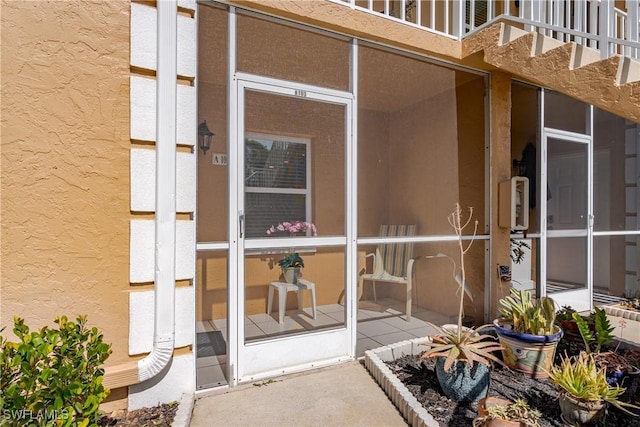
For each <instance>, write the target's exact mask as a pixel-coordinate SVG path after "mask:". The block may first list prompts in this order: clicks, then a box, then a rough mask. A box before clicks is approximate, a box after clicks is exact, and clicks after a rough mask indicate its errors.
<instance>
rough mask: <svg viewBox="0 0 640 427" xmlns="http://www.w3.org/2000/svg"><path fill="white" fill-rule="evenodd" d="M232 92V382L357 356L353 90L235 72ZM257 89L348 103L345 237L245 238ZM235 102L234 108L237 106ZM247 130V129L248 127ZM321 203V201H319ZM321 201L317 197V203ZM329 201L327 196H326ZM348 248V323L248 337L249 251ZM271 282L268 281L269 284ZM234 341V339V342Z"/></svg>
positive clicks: (230, 332)
mask: <svg viewBox="0 0 640 427" xmlns="http://www.w3.org/2000/svg"><path fill="white" fill-rule="evenodd" d="M235 76H236V78H235V79H234V85H233V87H232V89H231V90H232V93H231V107H232V111H233V113H232V119H231V120H232V121H231V123H230V138H231V139H230V141H231V144H230V147H229V190H230V197H229V200H230V203H229V233H230V253H229V256H230V262H229V284H230V286H229V288H230V289H229V308H230V312H229V335H230V348H229V358H230V362H229V363H230V374H231V375H230V376H231V379H230V381H229V382H230V383H231V384H232V385H236V384H239V383H244V382H250V381H256V380H260V379H263V378H268V377H273V376H277V375H282V374H285V373H290V372H296V371H301V370H305V369H311V368H315V367H319V366H324V365H330V364H334V363H338V362H341V361H345V360H348V359H353V358H354V357H355V335H356V333H355V330H356V316H355V315H354V313H355V310H356V309H357V308H356V307H355V306H354V303H353V301H354V298H353V295H355V293H356V289H355V280H351V277H355V276H356V273H355V262H354V260H355V259H356V257H357V255H356V253H355V251H356V245H355V238H354V232H355V227H354V226H355V222H354V221H353V220H352V218H353V212H354V206H355V203H354V202H353V200H354V194H355V193H354V192H355V186H354V185H353V182H355V178H353V177H354V174H355V171H354V168H355V160H354V159H355V155H354V153H355V144H354V143H353V129H352V127H353V120H352V117H353V103H354V98H353V95H352V94H350V93H348V92H342V91H337V90H331V89H326V88H320V87H316V86H311V85H305V84H300V83H294V82H289V81H282V80H277V79H273V78H268V77H263V76H256V75H251V74H247V73H240V72H237V73H236V74H235ZM247 91H256V92H261V93H266V94H269V95H275V96H283V97H294V98H304V99H308V100H313V101H318V102H326V103H330V104H334V105H340V106H343V107H344V111H345V117H344V126H345V137H346V140H345V147H346V153H345V163H346V165H345V170H346V174H345V177H346V178H345V190H344V191H345V196H346V200H345V206H346V212H345V219H346V224H345V233H344V235H342V236H327V237H323V236H319V237H308V236H305V237H291V238H268V239H265V238H245V236H244V234H243V224H242V220H243V217H242V215H243V212H245V207H244V203H245V197H244V194H245V179H244V170H245V167H244V166H245V165H244V162H245V156H244V145H245V137H246V135H245V132H246V129H245V107H246V106H245V94H246V93H247ZM234 107H235V108H234ZM247 133H249V132H247ZM320 202H321V201H320ZM316 203H318V201H317V202H316ZM325 203H326V201H325ZM308 245H313V246H314V247H329V246H332V247H336V246H343V247H344V248H345V271H346V276H345V281H346V288H345V295H346V298H345V310H346V314H345V323H344V325H343V326H342V327H338V328H333V329H320V330H318V331H307V332H306V333H303V334H298V335H286V336H281V337H274V338H268V339H265V340H259V341H249V342H247V341H246V340H245V320H244V319H245V285H244V284H245V271H244V265H245V254H246V252H247V251H259V250H261V249H265V248H272V249H273V248H290V247H295V246H308ZM267 285H268V284H265V286H267ZM234 341H235V344H234Z"/></svg>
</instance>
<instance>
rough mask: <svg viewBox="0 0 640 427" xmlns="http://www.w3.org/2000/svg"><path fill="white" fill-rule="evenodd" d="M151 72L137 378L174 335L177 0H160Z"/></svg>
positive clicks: (153, 366)
mask: <svg viewBox="0 0 640 427" xmlns="http://www.w3.org/2000/svg"><path fill="white" fill-rule="evenodd" d="M157 11H158V46H157V55H158V56H157V58H158V59H157V61H158V62H157V74H156V87H157V89H156V100H157V102H156V215H155V239H156V243H155V286H154V301H155V303H154V315H155V320H154V334H153V350H152V351H151V353H150V354H149V355H148V356H147V357H145V358H144V359H142V360H140V361H138V380H139V381H140V382H142V381H145V380H148V379H149V378H152V377H154V376H155V375H156V374H157V373H159V372H160V371H162V370H163V369H164V368H165V366H167V364H168V363H169V361H170V360H171V357H172V355H173V345H174V339H175V277H176V275H175V270H176V259H175V258H176V257H175V254H176V249H175V248H176V96H177V95H176V90H177V86H176V85H177V82H176V77H177V65H176V63H177V19H178V12H177V3H176V1H175V0H159V1H158V2H157Z"/></svg>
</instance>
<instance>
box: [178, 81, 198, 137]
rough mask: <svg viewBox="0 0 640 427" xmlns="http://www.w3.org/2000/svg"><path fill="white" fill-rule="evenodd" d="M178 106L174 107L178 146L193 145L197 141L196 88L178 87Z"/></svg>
mask: <svg viewBox="0 0 640 427" xmlns="http://www.w3.org/2000/svg"><path fill="white" fill-rule="evenodd" d="M177 95H178V105H177V106H176V115H177V117H176V121H177V126H178V127H177V130H176V137H177V142H178V144H183V145H195V143H196V142H197V140H198V131H197V127H198V125H197V123H196V122H197V119H196V99H197V98H196V88H195V87H193V86H185V85H178V94H177Z"/></svg>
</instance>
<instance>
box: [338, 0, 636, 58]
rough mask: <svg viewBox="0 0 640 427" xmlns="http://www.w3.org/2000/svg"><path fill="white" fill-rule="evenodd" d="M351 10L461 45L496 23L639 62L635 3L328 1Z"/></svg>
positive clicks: (597, 0)
mask: <svg viewBox="0 0 640 427" xmlns="http://www.w3.org/2000/svg"><path fill="white" fill-rule="evenodd" d="M330 1H333V2H336V3H339V4H343V5H346V6H349V7H351V8H353V9H357V10H362V11H365V12H367V13H374V14H377V15H381V16H383V17H385V18H388V19H392V20H395V21H398V22H401V23H403V24H406V25H411V26H415V27H418V28H422V29H425V30H427V31H431V32H435V33H438V34H441V35H445V36H448V37H452V38H455V39H458V40H460V39H462V38H464V37H466V36H468V35H470V34H473V33H474V32H475V31H477V30H478V29H480V28H482V27H484V26H486V25H488V24H491V23H493V22H496V21H505V22H510V23H513V24H514V25H518V26H521V27H523V28H524V29H526V30H528V31H538V32H540V33H542V34H544V35H547V36H550V37H553V38H556V39H558V40H561V41H564V42H576V43H579V44H583V45H585V46H588V47H591V48H594V49H598V50H600V53H601V56H602V58H607V57H609V56H611V55H614V54H620V55H624V56H629V57H633V58H640V22H639V21H640V0H626V1H625V2H624V3H623V2H620V1H618V2H617V3H618V4H621V3H622V4H624V5H625V8H624V9H619V8H616V7H615V3H616V2H614V0H330Z"/></svg>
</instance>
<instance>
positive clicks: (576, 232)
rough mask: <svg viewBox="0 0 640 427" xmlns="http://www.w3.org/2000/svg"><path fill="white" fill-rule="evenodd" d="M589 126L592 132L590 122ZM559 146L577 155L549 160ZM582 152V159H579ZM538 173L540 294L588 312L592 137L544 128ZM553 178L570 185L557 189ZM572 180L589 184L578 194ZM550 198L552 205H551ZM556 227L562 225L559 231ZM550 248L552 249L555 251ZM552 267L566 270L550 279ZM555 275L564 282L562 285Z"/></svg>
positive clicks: (590, 292)
mask: <svg viewBox="0 0 640 427" xmlns="http://www.w3.org/2000/svg"><path fill="white" fill-rule="evenodd" d="M543 111H544V110H543ZM589 111H590V113H589V114H591V111H592V109H591V108H589ZM587 122H588V123H589V128H590V127H591V125H590V123H591V120H588V121H587ZM590 133H591V134H593V132H590ZM559 145H563V146H564V147H570V146H572V147H575V149H576V150H573V151H574V152H578V154H577V155H576V154H572V152H571V151H572V150H571V149H570V150H566V151H568V153H566V154H563V153H562V152H561V151H562V150H558V151H560V153H558V152H556V154H554V155H550V150H551V151H553V150H554V149H555V150H557V147H558V146H559ZM580 151H582V152H583V153H584V156H581V155H580ZM576 170H578V171H580V173H581V176H579V177H578V176H575V175H576V174H575V172H576ZM540 171H541V174H540V178H541V179H540V204H539V206H540V212H541V214H540V221H541V227H540V229H541V239H540V242H541V247H540V276H541V279H542V280H541V281H540V294H541V295H549V296H551V297H553V299H554V300H555V301H556V303H557V304H558V306H563V305H569V306H571V307H573V308H574V309H575V310H577V311H590V310H591V309H592V308H593V223H594V216H593V143H592V137H591V135H586V134H578V133H574V132H568V131H564V130H558V129H551V128H543V131H542V151H541V168H540ZM558 171H560V172H558ZM555 172H557V173H559V174H561V175H562V174H564V175H565V177H566V181H567V182H566V183H564V182H563V183H562V184H558V183H556V185H554V184H553V183H552V181H553V178H552V179H550V173H555ZM572 174H573V176H572ZM572 179H573V180H574V181H577V180H580V179H582V180H584V181H586V182H582V183H581V184H582V185H583V188H576V187H579V186H578V185H572V183H571V180H572ZM550 184H552V185H551V186H550ZM551 187H553V189H552V188H551ZM576 193H580V194H576ZM547 194H549V195H550V196H551V199H549V200H548V196H547ZM576 201H579V202H576ZM551 203H553V204H555V206H554V209H550V204H551ZM574 205H581V206H574ZM577 210H579V211H577ZM558 224H562V225H561V226H559V227H558ZM558 228H560V229H558ZM582 245H583V246H582ZM551 246H554V251H552V250H551V248H550V247H551ZM559 256H566V261H565V260H562V259H559V258H558V257H559ZM576 260H579V261H580V262H575V261H576ZM552 265H554V266H555V267H553V270H554V272H555V271H557V270H559V268H558V267H557V266H558V265H561V266H562V268H561V270H563V271H561V272H560V273H553V274H552V271H551V269H552V268H551V266H552ZM572 269H573V272H574V273H575V274H573V273H572ZM554 274H558V275H560V276H562V277H564V278H565V279H566V280H562V281H560V282H558V281H556V280H555V279H557V277H554ZM572 276H574V277H579V279H578V280H574V281H573V282H574V283H573V284H574V285H576V286H574V287H571V285H572V283H571V282H572V280H571V278H572ZM565 284H566V285H567V286H565Z"/></svg>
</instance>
